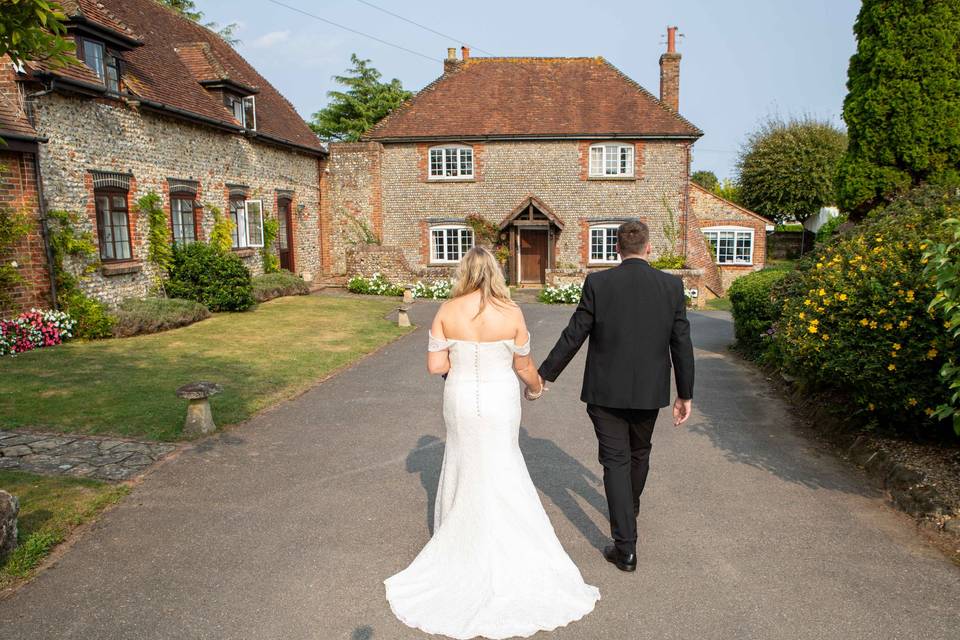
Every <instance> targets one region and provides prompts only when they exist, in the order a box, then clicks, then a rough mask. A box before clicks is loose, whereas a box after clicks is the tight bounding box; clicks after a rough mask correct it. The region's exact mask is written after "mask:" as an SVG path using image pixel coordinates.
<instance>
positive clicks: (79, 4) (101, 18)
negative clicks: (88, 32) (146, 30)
mask: <svg viewBox="0 0 960 640" xmlns="http://www.w3.org/2000/svg"><path fill="white" fill-rule="evenodd" d="M59 4H60V6H61V7H63V12H64V13H65V14H66V15H67V17H70V18H86V19H87V20H89V21H90V22H93V23H96V24H97V25H99V26H101V27H103V28H105V29H109V30H110V31H115V32H116V33H119V34H122V35H124V36H126V37H127V38H131V39H133V40H139V38H138V37H137V35H136V34H135V33H134V32H133V29H131V28H130V27H129V26H127V25H126V24H124V23H123V21H122V20H120V18H118V17H117V16H116V15H115V14H114V13H113V12H112V11H111V10H110V9H109V8H107V6H105V5H104V4H103V3H102V2H96V0H65V1H63V0H62V1H61V2H60V3H59Z"/></svg>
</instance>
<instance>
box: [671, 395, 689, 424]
mask: <svg viewBox="0 0 960 640" xmlns="http://www.w3.org/2000/svg"><path fill="white" fill-rule="evenodd" d="M691 411H693V400H684V399H683V398H677V399H676V401H675V402H674V403H673V426H675V427H679V426H680V425H682V424H683V423H684V422H686V421H687V418H689V417H690V412H691Z"/></svg>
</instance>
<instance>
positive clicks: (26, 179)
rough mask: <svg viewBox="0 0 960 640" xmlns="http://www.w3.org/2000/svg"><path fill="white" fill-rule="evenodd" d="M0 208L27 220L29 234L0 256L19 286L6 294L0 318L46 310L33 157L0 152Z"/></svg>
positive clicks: (45, 276)
mask: <svg viewBox="0 0 960 640" xmlns="http://www.w3.org/2000/svg"><path fill="white" fill-rule="evenodd" d="M0 206H3V207H9V208H10V209H12V210H13V211H17V212H20V213H22V214H24V215H26V216H27V219H28V221H29V225H30V228H29V231H28V232H27V235H26V236H24V237H23V238H22V239H21V240H20V241H19V242H18V243H17V244H16V245H15V246H14V247H13V250H12V251H10V252H9V254H8V255H0V261H2V262H3V263H7V264H9V263H10V262H14V261H15V262H16V263H17V265H18V267H17V273H19V274H20V276H21V277H22V278H23V282H22V283H21V284H19V285H17V286H16V287H14V288H13V290H12V291H10V292H9V293H10V297H11V298H12V299H13V303H12V305H11V306H9V307H8V308H4V309H0V315H3V316H8V315H13V314H14V313H19V312H20V311H25V310H27V309H30V308H31V307H37V308H44V309H48V308H50V307H51V303H50V276H49V272H48V271H47V257H46V252H45V250H44V245H43V237H42V236H41V231H40V211H39V200H38V198H37V179H36V174H35V172H34V165H33V154H32V153H20V152H11V151H2V152H0Z"/></svg>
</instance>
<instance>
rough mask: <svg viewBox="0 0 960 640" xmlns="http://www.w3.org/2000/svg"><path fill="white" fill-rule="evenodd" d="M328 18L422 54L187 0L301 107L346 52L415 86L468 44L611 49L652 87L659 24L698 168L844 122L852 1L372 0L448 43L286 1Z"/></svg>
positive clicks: (241, 8) (357, 14)
mask: <svg viewBox="0 0 960 640" xmlns="http://www.w3.org/2000/svg"><path fill="white" fill-rule="evenodd" d="M282 1H283V2H284V3H286V4H289V5H291V6H295V7H298V8H300V9H303V10H304V11H308V12H310V13H313V14H315V15H318V16H322V17H324V18H326V19H328V20H332V21H333V22H337V23H340V24H342V25H345V26H348V27H351V28H353V29H356V30H358V31H363V32H366V33H369V34H370V35H373V36H376V37H379V38H381V39H383V40H387V41H390V42H392V43H395V44H398V45H402V46H404V47H407V48H409V49H413V50H415V51H418V52H420V53H423V54H425V55H427V56H429V57H432V58H434V59H432V60H428V59H425V58H423V57H420V56H417V55H413V54H411V53H407V52H404V51H400V50H398V49H395V48H392V47H390V46H387V45H384V44H380V43H378V42H374V41H372V40H370V39H367V38H364V37H363V36H360V35H356V34H353V33H350V32H347V31H344V30H342V29H338V28H336V27H334V26H331V25H329V24H325V23H323V22H321V21H319V20H315V19H313V18H309V17H306V16H304V15H302V14H298V13H296V12H294V11H291V10H289V9H286V8H283V7H280V6H277V5H275V4H272V3H271V2H269V0H197V5H198V7H199V8H200V9H201V10H203V11H204V12H205V14H206V18H207V19H210V20H215V21H216V22H218V23H221V24H226V23H230V22H236V23H238V24H239V27H240V28H239V32H238V36H239V37H240V39H241V40H242V41H243V43H242V44H241V45H240V46H239V51H240V52H241V53H242V54H243V55H244V56H245V57H246V58H247V59H248V60H249V61H250V62H251V63H252V64H253V65H254V66H255V67H256V68H257V69H258V70H259V71H260V72H261V73H262V74H263V75H264V76H266V78H267V79H268V80H270V82H271V83H273V85H274V86H276V87H277V88H278V89H279V90H280V91H281V92H282V93H283V94H284V95H286V96H287V98H288V99H289V100H290V101H291V102H293V104H294V106H295V107H296V108H297V110H298V111H299V112H300V114H301V115H302V116H303V117H305V118H308V119H309V117H310V114H311V113H313V112H314V111H316V110H317V109H319V108H321V107H323V106H324V105H325V104H326V103H327V95H326V94H327V91H329V90H330V89H332V88H334V83H333V81H332V80H331V77H332V76H334V75H336V74H340V73H342V72H343V71H344V70H345V69H346V68H347V67H348V66H349V62H350V54H351V53H354V52H355V53H357V54H358V55H359V56H361V57H363V58H369V59H371V60H372V61H373V64H374V66H375V67H376V68H378V69H379V70H380V71H381V72H382V73H383V75H384V77H385V78H387V79H389V78H399V79H400V80H401V81H402V82H403V85H404V86H405V87H406V88H408V89H411V90H418V89H420V88H421V87H423V86H424V85H426V84H428V83H429V82H431V81H432V80H434V79H435V78H436V77H437V76H439V75H440V73H441V69H442V63H441V60H442V58H443V57H444V56H445V55H446V48H447V47H448V46H457V47H459V46H460V45H461V44H464V43H467V44H470V45H472V46H473V47H474V55H485V54H483V53H482V52H480V51H478V50H477V49H483V50H485V51H488V52H491V53H493V54H495V55H499V56H505V55H507V56H510V55H519V56H595V55H600V56H603V57H605V58H607V59H608V60H609V61H610V62H612V63H613V64H614V65H616V66H617V67H619V68H620V69H621V70H622V71H623V72H625V73H626V74H627V75H629V76H631V77H632V78H634V79H635V80H636V81H638V82H639V83H640V84H642V85H643V86H644V87H646V88H647V89H649V90H650V91H651V92H653V93H654V94H657V93H658V92H659V86H660V85H659V82H660V80H659V78H660V76H659V66H658V64H657V62H658V59H659V56H660V53H661V52H662V51H663V50H664V48H665V44H663V43H664V40H665V35H664V34H665V32H666V27H667V25H668V24H669V25H677V26H679V28H680V33H682V34H683V35H684V37H683V38H681V39H680V41H679V46H678V50H679V51H680V53H682V54H683V61H682V62H681V69H680V112H681V113H682V114H683V115H684V116H686V117H687V118H688V119H689V120H691V121H692V122H693V123H694V124H696V125H697V126H699V127H700V128H701V129H703V131H704V132H705V134H706V135H704V136H703V138H701V139H700V140H699V141H698V142H697V144H696V146H695V147H694V169H695V170H696V169H711V170H713V171H714V172H716V173H717V175H718V176H720V177H721V178H723V177H733V174H734V164H735V161H736V152H737V150H738V149H739V148H740V145H741V144H742V142H743V140H744V138H745V136H746V134H747V133H748V132H749V131H751V130H752V129H754V128H755V127H756V126H757V124H758V123H759V122H760V121H761V120H763V119H764V118H766V117H767V116H769V115H772V114H779V115H782V116H791V115H804V114H809V115H812V116H816V117H819V118H827V119H830V120H831V121H833V122H835V123H837V124H839V125H841V126H842V120H841V118H840V113H841V109H842V106H843V97H844V95H845V93H846V88H845V86H844V83H845V82H846V74H847V63H848V61H849V58H850V55H851V54H852V53H853V52H854V50H855V47H856V41H855V40H854V37H853V32H852V26H853V21H854V19H855V18H856V14H857V11H858V9H859V2H856V1H855V0H804V2H791V1H787V0H742V1H740V0H738V1H735V2H716V1H715V0H677V1H674V2H662V1H661V2H651V1H649V0H639V1H638V0H634V1H632V2H630V1H617V2H599V1H596V0H595V1H593V2H583V1H582V0H579V1H575V2H568V1H566V0H562V1H554V2H550V1H546V0H531V1H524V0H512V1H508V0H485V1H484V2H470V3H445V2H436V1H435V0H434V1H432V2H421V1H419V0H410V1H407V2H400V1H397V0H369V1H370V2H371V3H373V4H375V5H377V6H380V7H382V8H384V9H387V10H389V11H392V12H393V13H397V14H400V15H402V16H404V17H406V18H408V19H410V20H413V21H415V22H419V23H420V24H422V25H425V26H427V27H430V28H431V29H433V30H435V31H439V32H441V33H444V34H448V35H450V36H453V37H454V38H459V40H454V39H451V38H445V37H442V36H439V35H435V34H433V33H430V32H428V31H424V30H423V29H420V28H418V27H415V26H413V25H411V24H408V23H406V22H403V21H402V20H398V19H397V18H394V17H391V16H389V15H386V14H384V13H382V12H380V11H377V10H376V9H374V8H371V7H369V6H367V5H365V4H363V3H362V2H360V1H359V0H328V1H322V2H321V1H317V0H282Z"/></svg>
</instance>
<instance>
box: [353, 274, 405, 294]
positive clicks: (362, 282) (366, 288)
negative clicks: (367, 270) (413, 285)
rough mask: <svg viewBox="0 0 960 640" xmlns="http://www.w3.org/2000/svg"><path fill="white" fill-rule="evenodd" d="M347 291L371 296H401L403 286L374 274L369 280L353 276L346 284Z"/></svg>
mask: <svg viewBox="0 0 960 640" xmlns="http://www.w3.org/2000/svg"><path fill="white" fill-rule="evenodd" d="M347 291H349V292H351V293H361V294H367V295H372V296H402V295H403V285H399V284H393V283H391V282H390V281H388V280H387V279H386V278H384V277H383V275H381V274H379V273H374V274H373V275H372V276H370V277H369V278H365V277H364V276H353V277H352V278H350V281H349V282H347Z"/></svg>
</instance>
